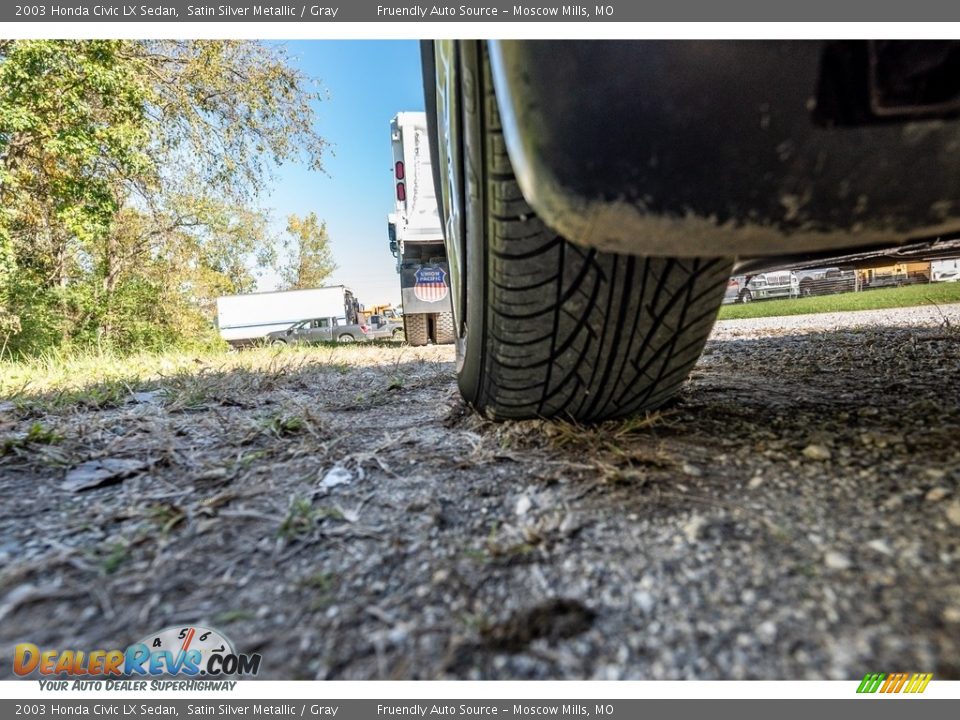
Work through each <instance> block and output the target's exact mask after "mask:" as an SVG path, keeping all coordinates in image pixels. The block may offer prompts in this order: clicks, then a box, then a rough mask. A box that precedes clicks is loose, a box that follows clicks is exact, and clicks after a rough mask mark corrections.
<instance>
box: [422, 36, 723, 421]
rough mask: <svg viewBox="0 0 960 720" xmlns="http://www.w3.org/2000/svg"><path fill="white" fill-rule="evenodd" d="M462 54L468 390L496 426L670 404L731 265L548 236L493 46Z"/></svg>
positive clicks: (462, 351) (469, 46)
mask: <svg viewBox="0 0 960 720" xmlns="http://www.w3.org/2000/svg"><path fill="white" fill-rule="evenodd" d="M457 52H458V59H459V72H460V74H459V78H458V83H457V84H458V87H459V92H460V93H461V98H460V103H459V107H460V108H461V110H462V127H463V131H462V138H461V140H462V146H458V147H451V146H450V145H448V146H447V148H446V150H447V152H448V154H450V155H451V156H453V153H455V152H460V153H462V155H461V157H462V159H463V164H464V168H465V169H464V173H463V175H464V178H465V179H464V183H465V184H466V185H467V188H466V190H465V191H464V193H463V197H460V198H452V202H453V203H456V204H458V205H459V207H460V208H461V209H462V211H463V212H462V215H463V217H464V218H465V222H464V228H465V229H464V232H465V237H464V238H463V239H462V241H461V242H460V247H462V248H464V249H465V253H460V257H461V266H460V272H459V273H456V275H455V276H454V277H456V276H457V275H458V276H459V277H460V278H462V280H461V282H464V283H465V284H466V287H465V288H463V289H461V291H458V290H457V289H456V288H454V290H455V292H454V298H455V302H457V301H458V300H459V299H460V298H463V300H459V302H460V303H461V305H460V306H458V311H457V317H458V318H462V320H461V321H460V327H459V328H458V329H459V330H460V332H459V333H458V342H457V347H458V356H459V358H458V359H459V384H460V389H461V392H462V393H463V395H464V397H465V398H466V400H467V401H468V402H469V403H470V404H471V405H473V406H474V407H475V408H476V409H477V410H479V411H481V412H483V413H484V414H486V415H487V416H488V417H491V418H494V419H506V418H530V417H552V416H562V417H567V418H570V419H573V420H577V421H583V422H592V421H599V420H603V419H607V418H615V417H623V416H627V415H631V414H634V413H636V412H638V411H642V410H649V409H653V408H656V407H658V406H660V405H662V404H663V403H664V402H666V401H667V400H668V399H669V398H670V397H671V396H673V395H674V394H675V393H676V392H677V390H678V389H679V387H680V385H681V383H682V382H683V381H684V379H685V378H686V376H687V374H688V373H689V372H690V370H691V368H692V367H693V365H694V364H695V363H696V361H697V359H698V358H699V356H700V353H701V351H702V350H703V346H704V343H705V342H706V339H707V336H708V335H709V333H710V329H711V327H712V326H713V322H714V319H715V317H716V314H717V310H718V309H719V307H720V304H721V303H722V301H723V296H724V293H725V291H726V288H727V282H728V280H729V277H730V272H731V269H732V261H730V260H728V259H695V258H689V259H682V260H681V259H671V258H644V257H637V256H633V255H618V254H614V253H606V252H600V251H597V250H592V249H588V248H583V247H579V246H577V245H574V244H572V243H570V242H567V241H566V240H565V239H564V238H562V237H560V236H558V235H557V234H556V233H554V232H552V231H551V230H549V229H548V228H547V227H546V226H545V225H544V224H543V222H541V221H540V219H539V218H538V217H537V216H536V213H535V212H534V211H533V210H532V208H531V207H530V206H529V205H528V204H527V202H526V200H525V199H524V197H523V195H522V193H521V191H520V188H519V186H518V184H517V182H516V180H515V178H514V174H513V169H512V166H511V164H510V159H509V157H508V156H507V151H506V146H505V143H504V138H503V135H502V132H501V127H500V120H499V114H498V108H497V103H496V98H495V96H494V90H493V84H492V82H491V77H490V70H489V63H488V60H487V57H486V46H485V44H483V43H475V42H463V43H460V44H459V47H458V48H457ZM445 137H446V138H447V139H448V142H449V138H451V137H455V133H453V132H452V131H447V134H446V136H445ZM464 197H470V198H471V199H472V200H471V202H470V203H469V204H467V203H465V201H464ZM474 198H475V199H474ZM458 241H460V239H457V238H447V243H448V246H449V245H450V243H451V242H458ZM449 254H450V253H448V255H449ZM464 254H465V255H466V259H465V262H463V255H464ZM462 290H465V292H463V291H462ZM464 303H465V305H466V307H465V308H464V307H463V306H462V305H463V304H464ZM408 337H409V336H408Z"/></svg>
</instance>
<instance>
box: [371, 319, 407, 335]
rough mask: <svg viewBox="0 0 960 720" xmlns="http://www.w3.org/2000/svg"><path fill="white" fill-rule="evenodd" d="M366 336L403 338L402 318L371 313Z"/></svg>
mask: <svg viewBox="0 0 960 720" xmlns="http://www.w3.org/2000/svg"><path fill="white" fill-rule="evenodd" d="M367 325H368V328H369V329H368V330H367V337H369V338H371V339H373V340H403V320H398V319H396V318H395V317H393V318H391V317H387V316H386V315H371V316H370V319H369V320H368V321H367Z"/></svg>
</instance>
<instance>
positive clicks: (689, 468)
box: [681, 462, 703, 477]
mask: <svg viewBox="0 0 960 720" xmlns="http://www.w3.org/2000/svg"><path fill="white" fill-rule="evenodd" d="M681 469H682V470H683V474H684V475H689V476H690V477H700V476H701V475H703V470H701V469H700V468H698V467H697V466H696V465H691V464H690V463H686V462H685V463H684V464H683V467H682V468H681Z"/></svg>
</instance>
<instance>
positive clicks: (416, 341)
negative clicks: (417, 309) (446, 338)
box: [403, 314, 430, 346]
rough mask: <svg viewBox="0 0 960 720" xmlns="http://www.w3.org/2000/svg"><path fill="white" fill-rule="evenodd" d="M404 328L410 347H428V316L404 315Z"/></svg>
mask: <svg viewBox="0 0 960 720" xmlns="http://www.w3.org/2000/svg"><path fill="white" fill-rule="evenodd" d="M403 327H404V334H405V336H406V340H407V344H408V345H414V346H418V345H426V344H427V341H428V340H429V339H430V336H429V335H428V333H427V316H426V315H420V314H416V315H404V316H403Z"/></svg>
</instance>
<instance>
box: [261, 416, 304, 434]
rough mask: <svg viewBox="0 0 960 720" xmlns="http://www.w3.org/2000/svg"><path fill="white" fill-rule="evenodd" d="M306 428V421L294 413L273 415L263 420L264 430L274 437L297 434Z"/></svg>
mask: <svg viewBox="0 0 960 720" xmlns="http://www.w3.org/2000/svg"><path fill="white" fill-rule="evenodd" d="M306 429H307V421H306V420H305V419H303V418H302V417H298V416H296V415H274V416H273V417H271V418H268V419H267V420H266V421H265V422H264V430H266V431H267V432H268V433H270V434H271V435H273V436H274V437H278V438H280V437H288V436H290V435H299V434H300V433H302V432H304V431H305V430H306Z"/></svg>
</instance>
